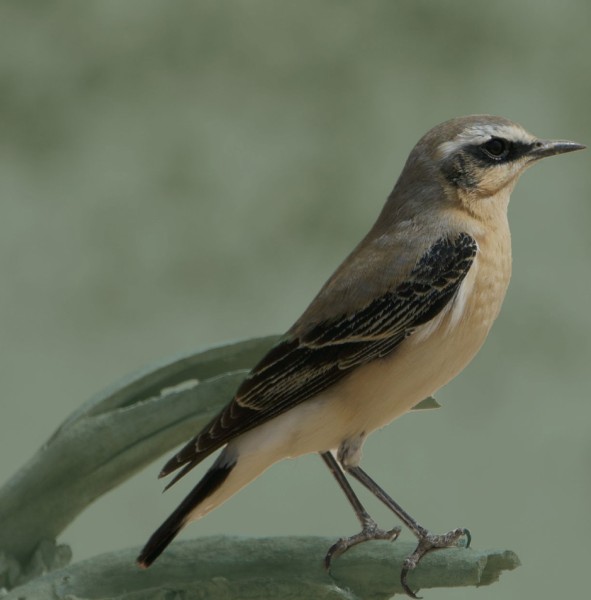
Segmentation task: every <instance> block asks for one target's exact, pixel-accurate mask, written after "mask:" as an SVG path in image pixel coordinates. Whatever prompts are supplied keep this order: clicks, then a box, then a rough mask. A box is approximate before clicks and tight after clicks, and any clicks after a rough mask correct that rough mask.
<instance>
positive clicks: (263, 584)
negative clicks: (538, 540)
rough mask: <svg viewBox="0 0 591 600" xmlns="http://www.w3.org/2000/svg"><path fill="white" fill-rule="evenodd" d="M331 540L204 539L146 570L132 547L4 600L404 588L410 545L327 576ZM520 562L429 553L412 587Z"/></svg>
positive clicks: (487, 577)
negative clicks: (402, 576)
mask: <svg viewBox="0 0 591 600" xmlns="http://www.w3.org/2000/svg"><path fill="white" fill-rule="evenodd" d="M332 541H333V540H331V539H329V538H323V537H287V538H266V539H265V538H260V539H249V538H247V539H244V538H229V537H209V538H201V539H196V540H191V541H189V542H178V543H176V544H173V545H172V546H171V547H170V548H169V550H168V551H167V552H166V554H164V555H163V556H162V557H161V558H160V559H159V560H158V562H157V563H156V564H154V565H153V566H152V567H151V568H150V569H148V570H141V569H138V568H137V567H136V566H135V564H134V558H135V552H134V551H131V550H122V551H119V552H113V553H109V554H103V555H100V556H97V557H95V558H92V559H89V560H85V561H82V562H80V563H78V564H75V565H72V566H69V567H66V568H64V569H61V570H60V571H55V572H53V573H50V574H49V575H46V576H45V577H42V578H40V579H37V580H34V581H32V582H30V583H28V584H26V585H24V586H22V587H19V588H18V589H16V590H14V592H13V593H11V594H9V595H8V596H7V598H6V600H17V599H23V600H45V599H46V598H56V599H60V600H66V599H68V600H72V599H73V598H76V599H77V600H83V599H86V598H99V597H100V598H110V599H112V600H113V599H118V600H132V599H133V600H136V599H139V598H141V599H142V600H157V599H158V600H163V599H164V598H166V599H171V600H172V599H175V600H177V599H178V600H180V599H181V598H191V599H200V600H201V599H202V600H206V599H208V600H209V599H213V598H216V599H218V600H221V599H223V600H238V599H240V600H246V599H248V598H253V599H254V598H256V599H257V600H275V599H277V598H283V599H285V598H288V599H293V600H309V599H310V598H314V599H325V600H329V599H330V600H345V599H346V600H354V599H357V598H364V599H369V598H371V599H374V600H379V599H384V600H385V599H386V598H390V597H391V596H392V595H394V594H395V593H398V592H400V591H401V588H400V582H399V573H400V567H401V565H402V561H403V560H404V557H405V556H406V555H407V554H409V553H410V552H411V551H412V549H413V545H412V544H411V543H410V542H396V543H394V544H391V543H389V542H376V543H372V544H362V545H361V546H357V547H355V548H353V549H352V550H351V551H349V552H348V553H347V554H345V555H343V556H342V557H340V558H339V559H338V560H337V561H335V563H334V564H333V568H332V571H331V573H330V574H328V573H327V572H326V571H325V570H324V569H323V568H322V566H321V559H322V557H323V556H324V553H325V552H326V549H327V548H328V547H329V545H330V544H331V543H332ZM518 564H519V561H518V559H517V557H516V556H515V554H514V553H513V552H510V551H485V552H482V551H475V550H468V549H466V548H454V549H448V550H445V551H442V552H436V553H433V554H431V555H429V556H427V557H426V558H425V560H424V561H423V563H422V565H421V568H420V569H418V570H417V571H416V572H415V573H412V574H411V575H410V576H409V580H410V582H411V584H412V585H413V587H414V588H415V589H418V588H430V587H457V586H465V585H475V586H479V585H486V584H489V583H492V582H493V581H496V580H497V579H498V578H499V575H500V574H501V572H502V571H504V570H510V569H514V568H515V567H516V566H518Z"/></svg>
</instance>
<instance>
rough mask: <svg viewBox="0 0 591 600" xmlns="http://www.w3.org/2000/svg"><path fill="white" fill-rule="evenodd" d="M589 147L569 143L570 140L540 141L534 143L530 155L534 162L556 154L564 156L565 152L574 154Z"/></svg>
mask: <svg viewBox="0 0 591 600" xmlns="http://www.w3.org/2000/svg"><path fill="white" fill-rule="evenodd" d="M586 147H587V146H584V145H583V144H577V143H576V142H569V141H568V140H538V141H537V142H534V143H533V145H532V148H531V150H530V151H529V153H528V154H529V155H530V156H531V158H532V159H533V160H537V159H538V158H545V157H546V156H554V155H555V154H564V153H565V152H574V151H575V150H584V149H585V148H586Z"/></svg>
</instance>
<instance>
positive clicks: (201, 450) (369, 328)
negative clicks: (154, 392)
mask: <svg viewBox="0 0 591 600" xmlns="http://www.w3.org/2000/svg"><path fill="white" fill-rule="evenodd" d="M477 250H478V246H477V243H476V241H475V240H474V239H473V238H472V237H471V236H470V235H468V234H466V233H460V234H458V235H457V236H456V237H455V238H449V237H443V238H441V239H439V240H438V241H437V242H435V243H434V244H433V245H432V246H431V247H430V248H429V250H428V251H427V252H426V253H425V254H424V255H423V256H422V257H421V259H420V260H419V261H418V263H417V265H416V266H415V268H414V269H413V271H412V273H411V275H410V277H409V278H408V280H407V281H405V282H403V283H402V284H400V285H398V286H396V287H395V288H394V289H392V290H390V291H388V292H387V293H385V294H384V295H383V296H381V297H379V298H376V299H375V300H374V301H373V302H371V303H370V304H368V305H367V306H366V307H364V308H363V309H361V310H359V311H357V312H355V313H354V314H351V315H344V316H342V317H340V318H337V319H334V320H331V321H328V322H324V323H320V324H318V325H316V326H315V327H313V328H312V329H311V330H310V331H308V332H307V333H306V334H305V335H302V336H300V337H298V338H295V339H286V340H283V341H281V342H280V343H279V344H278V345H277V346H275V347H274V348H272V349H271V350H270V351H269V352H268V353H267V355H266V356H265V357H264V358H263V359H262V360H261V361H260V362H259V363H258V364H257V365H256V366H255V367H254V368H253V370H252V371H251V372H250V374H249V375H248V377H247V378H246V379H245V380H244V382H243V383H242V385H241V386H240V387H239V388H238V391H237V393H236V395H235V397H234V399H233V400H232V401H231V402H230V403H229V404H228V405H227V406H226V407H225V408H224V409H223V410H222V411H221V412H220V414H219V415H218V416H217V417H216V418H214V419H213V421H211V423H209V425H207V426H206V427H205V428H204V429H203V430H202V431H201V432H200V433H199V434H198V435H197V436H196V437H195V438H193V439H192V440H191V441H190V442H189V443H188V444H187V445H186V446H185V447H184V448H183V449H182V450H181V451H180V452H179V453H178V454H177V455H176V456H174V457H173V458H172V459H171V460H170V461H168V463H167V464H166V465H165V466H164V468H163V470H162V472H161V474H160V475H161V476H164V475H167V474H168V473H170V472H172V471H174V470H176V469H178V468H180V467H182V466H183V465H185V467H184V468H183V469H182V471H181V472H180V473H178V475H177V476H176V477H175V478H174V480H173V481H171V482H170V484H169V486H170V485H172V484H173V483H175V482H176V481H177V480H178V479H179V478H180V477H182V476H183V475H184V474H185V473H187V472H188V471H189V470H190V469H192V468H193V467H194V466H195V465H196V464H198V463H199V462H201V460H203V459H204V458H205V457H206V456H208V455H209V454H211V453H212V452H214V451H215V450H217V449H218V448H220V447H221V446H223V445H225V444H226V443H227V442H229V441H230V440H231V439H232V438H234V437H236V436H237V435H240V434H241V433H244V432H246V431H248V430H250V429H252V428H254V427H257V426H258V425H261V424H262V423H264V422H265V421H268V420H269V419H271V418H273V417H275V416H277V415H279V414H281V413H283V412H285V411H286V410H289V409H290V408H292V407H294V406H296V405H297V404H299V403H301V402H304V401H305V400H307V399H309V398H312V397H313V396H315V395H316V394H318V393H319V392H321V391H323V390H325V389H326V388H328V387H329V386H331V385H333V384H335V383H336V382H337V381H339V380H340V379H342V378H343V377H345V376H346V375H348V374H349V373H351V372H352V370H353V369H355V368H356V367H358V366H360V365H363V364H366V363H368V362H370V361H372V360H376V359H379V358H383V357H384V356H387V355H388V354H390V353H391V352H392V351H393V350H394V349H395V348H396V346H398V345H399V344H400V342H402V341H403V340H404V338H405V337H407V336H409V335H411V334H412V332H413V331H414V329H415V328H416V327H418V326H420V325H422V324H424V323H427V322H428V321H430V320H431V319H433V318H434V317H435V316H436V315H437V314H438V313H439V312H440V311H441V310H442V309H443V307H444V306H445V305H446V304H447V303H448V302H449V301H450V300H451V299H452V298H453V297H454V295H455V294H456V292H457V290H458V288H459V286H460V284H461V282H462V281H463V279H464V277H465V276H466V274H467V273H468V270H469V269H470V267H471V265H472V262H473V260H474V257H475V256H476V252H477Z"/></svg>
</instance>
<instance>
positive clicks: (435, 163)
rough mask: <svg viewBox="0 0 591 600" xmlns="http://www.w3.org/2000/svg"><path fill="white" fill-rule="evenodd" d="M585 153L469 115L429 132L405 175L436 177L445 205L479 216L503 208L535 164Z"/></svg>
mask: <svg viewBox="0 0 591 600" xmlns="http://www.w3.org/2000/svg"><path fill="white" fill-rule="evenodd" d="M583 148H585V146H583V145H581V144H577V143H575V142H569V141H565V140H542V139H538V138H536V137H535V136H533V135H532V134H530V133H528V132H527V131H526V130H525V129H523V127H521V126H520V125H518V124H517V123H513V122H511V121H509V120H508V119H504V118H502V117H494V116H490V115H472V116H468V117H460V118H456V119H451V120H449V121H446V122H444V123H441V124H440V125H437V126H436V127H434V128H433V129H431V130H430V131H429V132H428V133H427V134H425V135H424V136H423V137H422V138H421V140H420V141H419V142H418V143H417V145H416V146H415V148H414V149H413V151H412V153H411V155H410V157H409V161H408V163H407V167H406V169H405V170H408V169H410V170H411V171H414V176H413V177H412V178H413V179H415V182H416V177H417V175H418V176H419V177H420V176H421V175H420V173H421V172H422V174H423V175H424V176H425V177H428V178H433V177H435V178H436V179H437V180H438V183H439V184H440V185H441V186H442V187H443V189H444V191H445V195H446V197H447V198H448V199H450V200H452V201H453V202H460V203H462V204H463V205H464V207H465V208H467V209H469V210H470V211H471V212H476V213H478V212H481V210H485V205H488V204H489V203H490V202H494V203H497V204H503V205H504V206H505V207H506V204H507V201H508V199H509V195H510V193H511V191H512V189H513V187H514V185H515V183H516V182H517V179H518V178H519V176H520V175H521V173H523V171H524V170H525V169H526V168H527V167H529V166H530V165H531V164H533V163H534V162H536V161H538V160H539V159H541V158H544V157H546V156H554V155H556V154H563V153H565V152H572V151H573V150H581V149H583ZM487 200H489V201H490V202H487ZM489 208H492V207H489Z"/></svg>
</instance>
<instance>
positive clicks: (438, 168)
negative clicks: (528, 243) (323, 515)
mask: <svg viewBox="0 0 591 600" xmlns="http://www.w3.org/2000/svg"><path fill="white" fill-rule="evenodd" d="M584 148H585V146H584V145H582V144H578V143H575V142H571V141H566V140H545V139H539V138H537V137H535V136H534V135H532V134H530V133H528V132H527V131H526V130H525V129H524V128H523V127H522V126H520V125H518V124H517V123H514V122H512V121H510V120H508V119H506V118H503V117H498V116H492V115H470V116H465V117H458V118H453V119H450V120H448V121H445V122H443V123H441V124H439V125H437V126H435V127H433V128H432V129H431V130H430V131H428V132H427V133H426V134H425V135H424V136H423V137H422V138H421V139H420V140H419V141H418V143H417V144H416V145H415V146H414V148H413V150H412V151H411V153H410V155H409V157H408V159H407V161H406V164H405V165H404V167H403V169H402V172H401V174H400V176H399V178H398V180H397V182H396V184H395V186H394V188H393V190H392V192H391V193H390V195H389V196H388V198H387V200H386V203H385V205H384V207H383V209H382V211H381V213H380V214H379V216H378V219H377V220H376V222H375V224H374V225H373V226H372V227H371V229H370V231H369V232H368V233H367V235H366V236H365V237H364V238H363V239H362V240H361V241H360V242H359V244H358V245H357V246H356V247H355V248H354V250H353V251H352V252H351V254H349V256H348V257H347V258H346V259H345V260H344V261H343V263H342V264H341V265H340V266H339V267H338V268H337V269H336V271H335V272H334V273H333V275H332V276H331V277H330V278H329V279H328V281H327V282H326V283H325V284H324V286H323V287H322V288H321V289H320V291H319V292H318V294H317V295H316V297H315V298H314V299H313V300H312V302H311V304H310V305H309V306H308V308H307V309H306V310H305V311H304V312H303V314H302V316H301V317H300V318H299V319H298V320H297V321H296V322H295V324H294V325H293V326H292V327H291V328H290V329H289V330H288V331H287V333H286V334H285V335H284V336H283V337H282V338H281V339H280V341H279V342H278V343H277V344H276V345H275V346H274V347H273V348H272V349H271V350H269V352H268V353H267V354H266V355H265V356H264V357H263V358H262V359H261V360H260V361H259V362H258V364H256V365H255V366H254V367H253V369H252V370H251V371H250V372H249V374H248V375H247V376H246V378H245V379H244V381H243V382H242V384H241V385H240V386H239V387H238V390H237V391H236V393H235V395H234V397H233V398H231V399H230V401H229V403H228V404H227V405H226V406H225V407H224V408H223V409H222V410H221V412H220V413H219V414H218V415H217V416H216V417H215V418H213V420H212V421H211V422H210V423H209V424H207V425H206V426H205V427H204V428H203V429H202V430H201V431H200V432H199V433H197V435H195V437H193V438H192V439H191V440H190V441H189V442H188V443H187V444H186V445H185V446H184V447H183V448H182V449H181V450H180V451H179V452H177V453H176V454H175V455H174V456H173V457H172V458H171V459H170V460H169V461H168V462H167V463H166V464H165V465H164V467H163V469H162V471H161V472H160V475H159V476H160V477H165V476H168V475H170V474H171V473H173V472H176V475H175V477H174V478H173V479H172V481H170V483H168V485H167V486H166V488H165V489H168V488H169V487H170V486H171V485H173V484H174V483H176V482H177V481H178V480H179V479H180V478H181V477H183V476H185V475H186V474H187V473H188V472H189V471H191V470H192V469H193V468H194V467H195V466H196V465H198V464H199V463H200V462H201V461H203V460H204V459H205V458H206V457H208V456H210V455H211V454H212V453H214V452H216V451H218V450H221V452H220V453H219V454H218V456H217V458H216V459H215V461H214V462H213V465H212V466H211V467H210V468H209V470H208V471H207V472H206V473H205V474H204V475H203V477H202V478H201V480H200V481H199V482H198V483H197V485H196V486H195V487H194V488H193V489H192V491H191V492H189V494H188V495H187V496H186V498H185V499H184V500H183V501H182V502H181V503H180V505H179V506H178V508H176V510H174V511H173V512H172V514H171V515H170V516H169V517H168V518H167V519H166V520H165V521H164V523H163V524H162V525H161V526H160V527H159V528H158V529H157V530H156V531H155V533H154V534H153V535H152V536H151V537H150V538H149V540H148V542H147V543H146V545H145V546H144V548H143V549H142V551H141V553H140V555H139V557H138V559H137V562H138V564H139V565H140V566H141V567H144V568H145V567H148V566H150V565H151V564H152V563H153V562H154V560H155V559H156V558H157V557H158V556H159V555H160V554H161V553H162V551H163V550H164V549H165V548H166V546H168V544H169V543H170V542H171V541H172V540H173V538H174V537H175V536H176V535H177V534H178V533H179V531H180V530H181V529H182V528H183V527H184V526H185V525H186V524H187V523H189V522H190V521H195V520H198V519H200V518H202V517H203V516H205V515H206V514H207V513H209V512H210V511H212V510H214V509H215V508H217V507H218V506H220V505H221V504H222V503H223V502H225V501H226V500H228V499H229V498H230V497H231V496H233V495H234V494H235V493H236V492H238V491H239V490H240V489H241V488H243V487H244V486H246V485H247V484H249V483H250V482H252V481H253V480H254V479H255V478H257V477H258V476H259V475H261V474H262V473H263V472H264V471H265V470H266V469H268V468H269V467H270V466H271V465H273V464H274V463H276V462H278V461H280V460H282V459H286V458H294V457H297V456H301V455H304V454H309V453H317V454H319V455H320V456H321V458H322V459H323V461H324V462H325V464H326V465H327V467H328V468H329V470H330V472H331V473H332V474H333V476H334V477H335V479H336V480H337V483H338V484H339V486H340V487H341V488H342V490H343V491H344V493H345V495H346V497H347V499H348V501H349V502H350V504H351V506H352V507H353V510H354V511H355V514H356V516H357V518H358V520H359V522H360V526H361V531H360V532H359V533H358V534H356V535H354V536H350V537H343V538H340V539H339V540H338V541H337V542H336V543H335V544H334V545H333V546H332V547H331V548H330V549H329V550H328V552H327V555H326V557H325V560H324V564H325V566H326V567H327V568H330V564H331V561H332V560H333V559H334V558H336V557H337V556H339V555H341V554H342V553H343V552H345V551H347V550H348V549H349V548H351V547H352V546H354V545H356V544H359V543H361V542H365V541H368V540H373V539H389V540H395V539H396V538H397V537H398V535H399V533H400V527H395V528H393V529H391V530H383V529H381V528H379V527H378V525H377V523H376V522H375V521H374V520H373V518H372V517H371V516H370V515H369V514H368V512H367V510H366V509H365V507H364V506H363V504H362V503H361V501H360V500H359V498H358V496H357V495H356V493H355V492H354V490H353V488H352V487H351V484H350V482H349V479H348V478H349V477H352V478H353V479H355V480H357V481H358V482H360V483H361V484H362V485H363V486H364V487H365V488H367V489H368V490H369V491H370V492H371V493H373V494H374V495H375V496H376V497H377V498H378V499H379V500H380V501H381V502H383V503H384V504H385V505H386V506H387V507H388V508H389V509H390V510H391V511H392V512H393V513H394V514H395V515H396V516H397V517H398V518H399V519H400V520H401V522H402V523H403V524H404V525H405V526H407V527H408V528H409V529H410V531H411V532H412V533H413V534H414V535H415V536H416V538H417V540H418V543H417V546H416V549H415V550H414V552H412V553H411V554H410V555H409V556H408V557H407V558H406V559H405V561H404V563H403V566H402V570H401V574H400V580H401V584H402V587H403V589H404V591H405V592H406V593H407V594H408V595H409V596H411V597H413V598H416V595H415V593H414V592H413V591H412V590H411V588H410V586H409V585H408V583H407V576H408V573H409V572H410V571H412V570H413V569H415V568H416V567H417V565H418V564H419V562H420V560H421V559H422V558H423V557H424V556H425V555H426V554H427V553H429V552H431V551H432V550H436V549H439V548H447V547H451V546H455V545H458V544H459V543H461V538H463V537H464V536H465V537H466V538H467V543H468V544H469V541H470V533H469V531H468V530H466V529H465V528H456V529H453V530H451V531H449V532H447V533H445V534H439V535H437V534H433V533H431V532H430V531H429V530H428V529H426V528H425V527H423V526H422V525H421V524H420V523H419V522H418V521H417V520H415V519H414V518H413V517H411V516H410V514H409V513H408V512H407V511H406V510H405V509H403V508H402V507H401V506H400V505H399V504H398V503H397V502H396V501H395V500H394V499H393V498H392V497H391V496H390V495H389V494H388V493H387V492H386V491H385V490H384V489H383V488H382V487H380V486H379V485H378V484H377V483H376V482H375V481H374V480H373V479H372V478H371V477H370V476H369V475H368V474H367V473H366V471H364V470H363V469H362V468H361V466H360V462H361V455H362V448H363V444H364V442H365V440H366V438H367V436H368V435H369V434H370V433H372V432H373V431H375V430H377V429H380V428H382V427H384V426H385V425H387V424H389V423H390V422H392V421H393V420H394V419H396V418H398V417H400V416H401V415H403V414H404V413H406V412H408V411H409V410H410V409H412V408H413V407H414V406H416V405H417V404H418V403H419V402H421V401H422V400H424V399H425V398H427V397H429V396H431V395H432V394H434V393H435V392H436V391H437V390H438V389H440V388H441V387H443V386H444V385H445V384H447V383H448V382H449V381H451V380H452V379H453V378H454V377H455V376H456V375H458V374H459V373H460V372H461V371H462V370H463V369H464V367H466V365H467V364H468V363H469V362H470V361H471V360H472V358H473V357H474V356H475V355H476V353H477V352H478V350H479V349H480V347H481V346H482V344H483V343H484V341H485V339H486V337H487V335H488V333H489V331H490V329H491V326H492V324H493V322H494V321H495V319H496V318H497V315H498V314H499V311H500V309H501V305H502V303H503V299H504V297H505V292H506V291H507V286H508V285H509V280H510V277H511V236H510V231H509V224H508V218H507V208H508V204H509V198H510V195H511V192H512V191H513V188H514V187H515V184H516V183H517V180H518V179H519V177H520V175H521V174H522V173H523V172H524V171H525V170H526V169H527V168H528V167H529V166H531V165H532V164H534V163H536V162H537V161H538V160H540V159H542V158H544V157H548V156H554V155H558V154H563V153H566V152H572V151H574V150H581V149H584Z"/></svg>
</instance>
